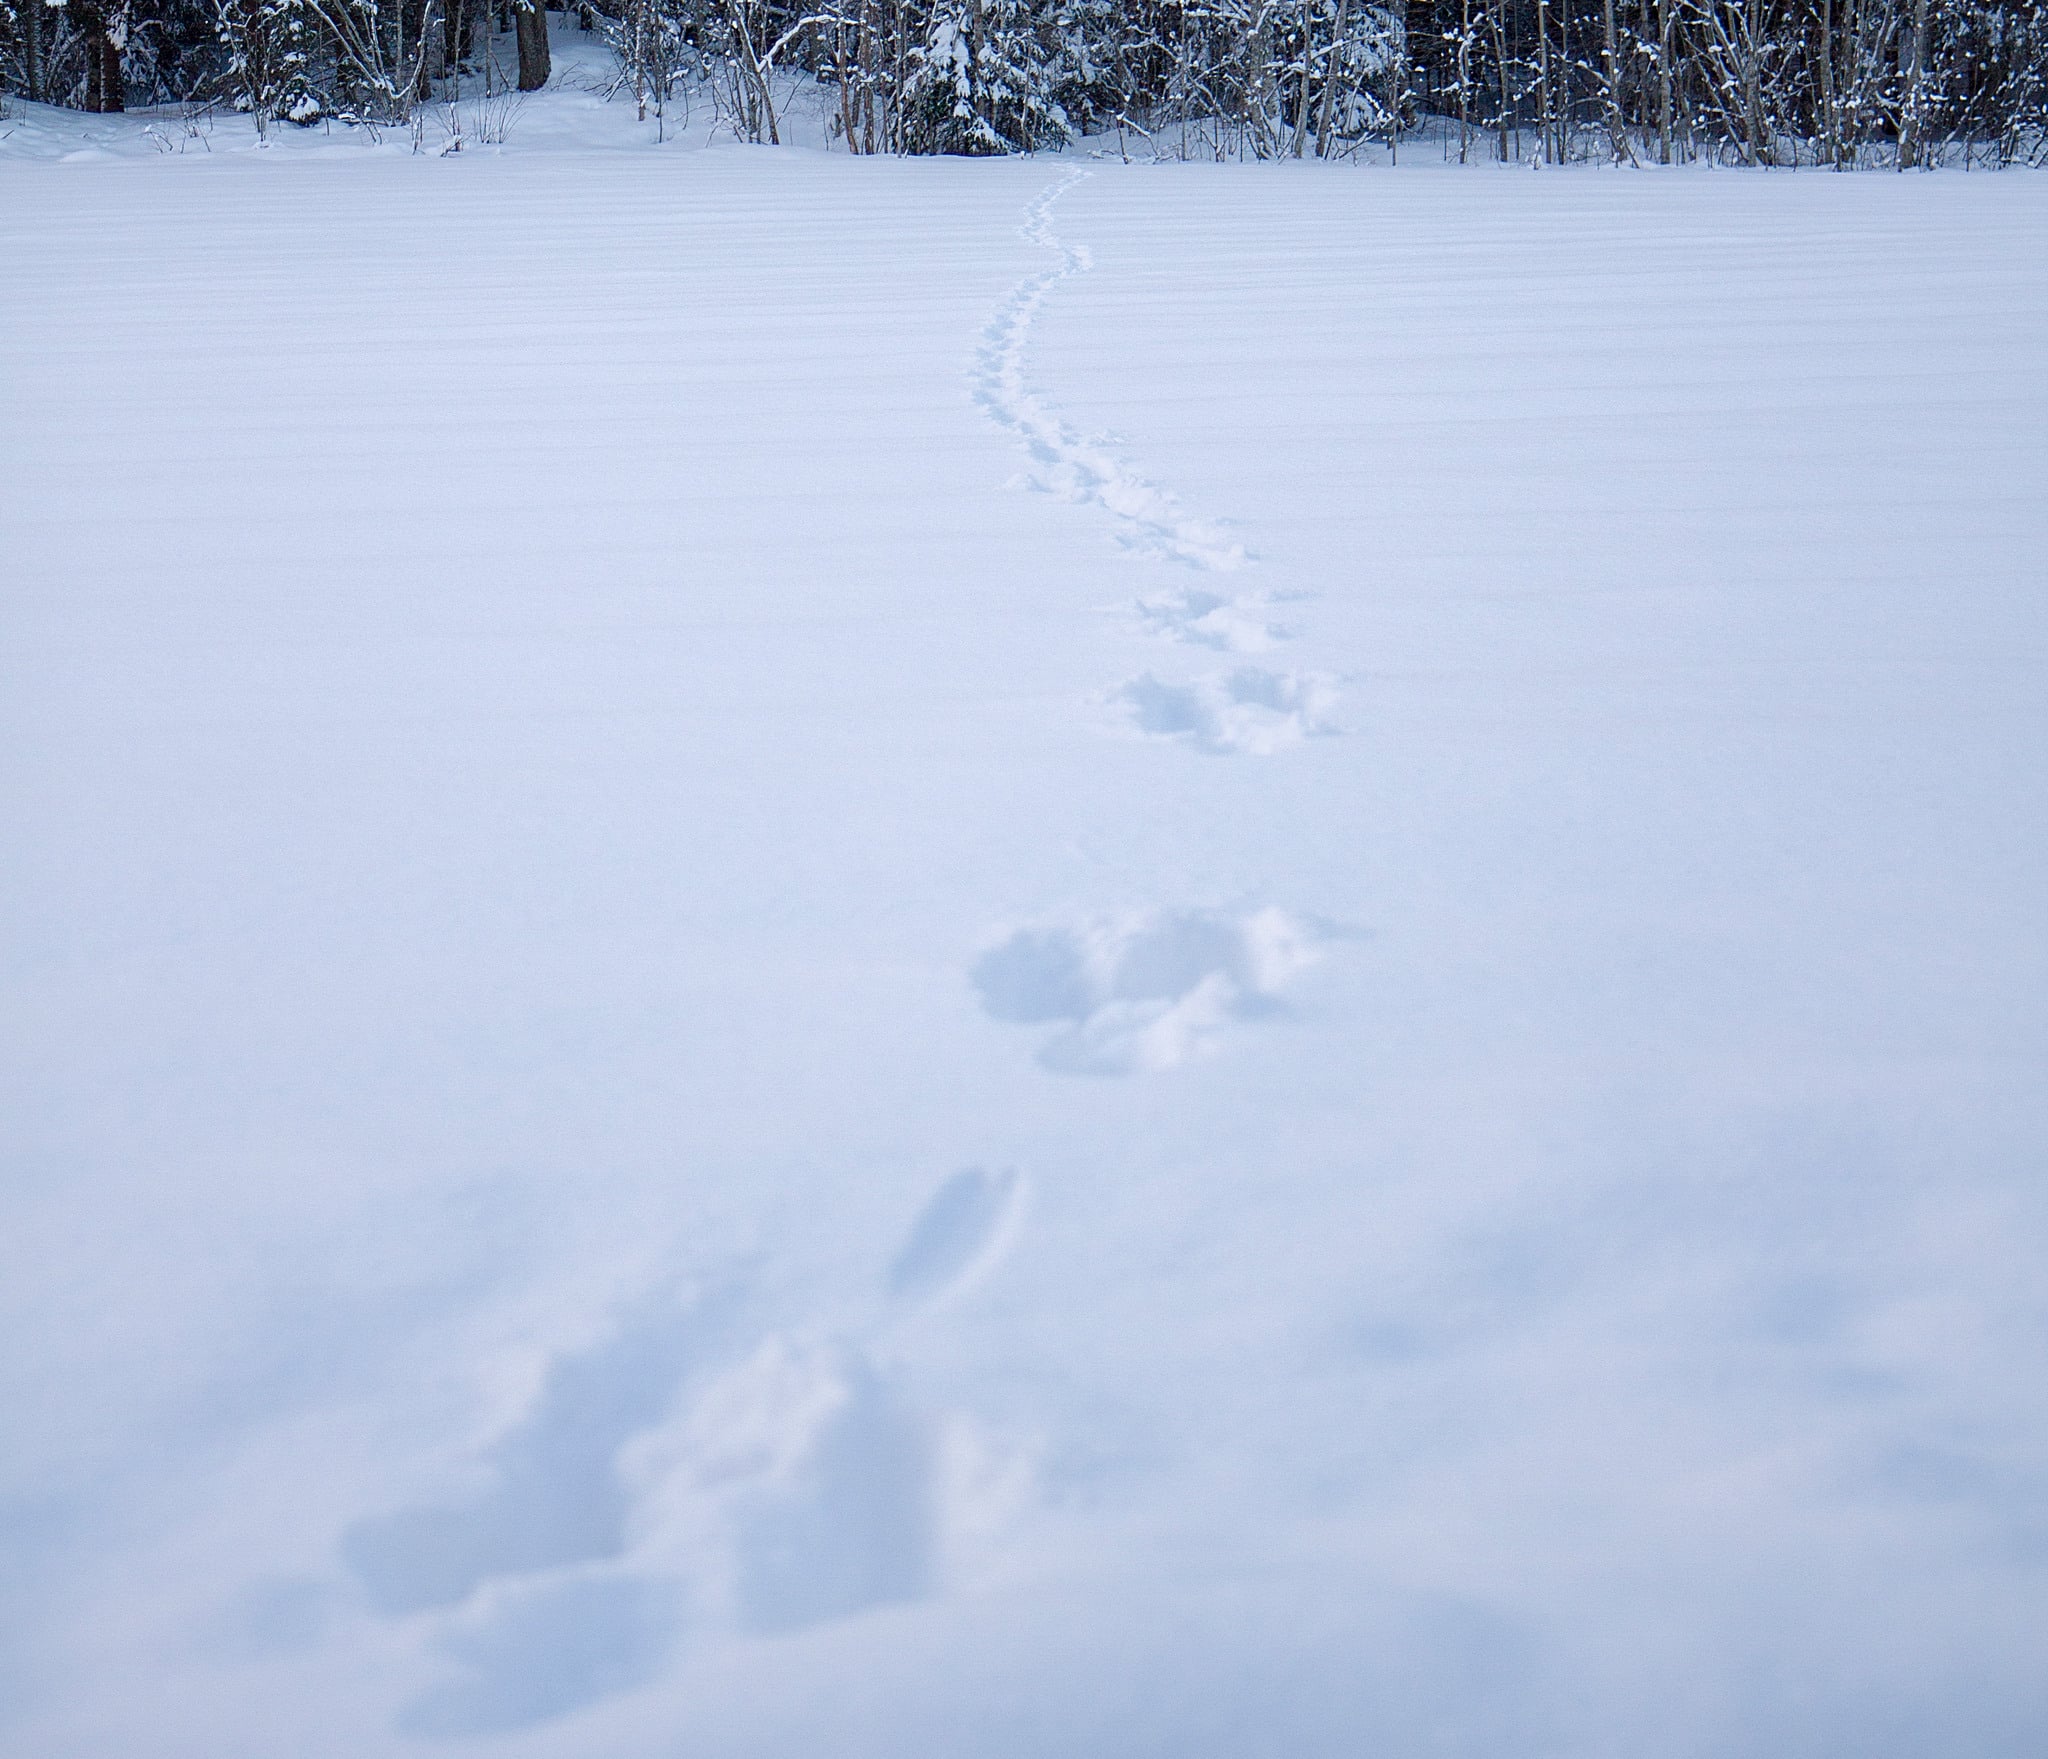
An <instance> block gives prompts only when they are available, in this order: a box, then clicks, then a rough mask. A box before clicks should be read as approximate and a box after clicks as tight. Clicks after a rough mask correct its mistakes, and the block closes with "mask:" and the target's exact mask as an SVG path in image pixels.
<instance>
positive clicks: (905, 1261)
mask: <svg viewBox="0 0 2048 1759" xmlns="http://www.w3.org/2000/svg"><path fill="white" fill-rule="evenodd" d="M1023 1208H1024V1181H1023V1179H1022V1177H1021V1176H1020V1175H1019V1174H1018V1173H1017V1172H1016V1170H1015V1169H1014V1168H1010V1167H1004V1168H1002V1169H1001V1170H1000V1171H997V1172H989V1171H988V1170H987V1169H986V1168H983V1167H967V1168H965V1169H964V1170H962V1171H960V1172H957V1173H955V1174H954V1175H953V1176H952V1177H951V1178H950V1179H948V1180H947V1181H946V1182H945V1183H944V1184H943V1185H941V1186H940V1187H939V1188H938V1190H937V1191H935V1192H933V1193H932V1197H931V1201H930V1202H928V1203H927V1204H926V1205H925V1206H924V1208H923V1209H922V1210H921V1211H919V1213H918V1217H917V1220H916V1222H915V1223H914V1224H913V1225H912V1227H911V1230H910V1237H909V1238H908V1239H907V1240H905V1241H904V1242H903V1250H902V1251H901V1252H899V1253H898V1254H897V1255H896V1262H895V1264H894V1265H892V1266H891V1267H890V1270H889V1293H890V1294H891V1295H893V1296H895V1297H896V1299H897V1300H899V1301H906V1302H912V1303H916V1304H918V1305H921V1306H929V1305H932V1304H934V1303H936V1302H938V1301H942V1300H944V1299H945V1298H946V1297H947V1296H949V1295H952V1294H955V1293H957V1292H958V1291H960V1290H961V1289H963V1288H965V1287H966V1286H967V1285H968V1284H969V1283H972V1282H976V1281H978V1280H979V1279H980V1278H981V1276H982V1275H983V1274H984V1273H985V1272H987V1270H988V1269H989V1268H990V1267H991V1266H992V1265H993V1264H994V1263H995V1261H996V1260H997V1259H998V1258H1000V1257H1001V1256H1002V1254H1003V1252H1004V1251H1005V1249H1006V1248H1007V1247H1008V1246H1009V1243H1010V1240H1011V1237H1012V1236H1013V1235H1014V1234H1015V1233H1016V1231H1017V1223H1018V1220H1019V1218H1020V1216H1021V1215H1022V1213H1023Z"/></svg>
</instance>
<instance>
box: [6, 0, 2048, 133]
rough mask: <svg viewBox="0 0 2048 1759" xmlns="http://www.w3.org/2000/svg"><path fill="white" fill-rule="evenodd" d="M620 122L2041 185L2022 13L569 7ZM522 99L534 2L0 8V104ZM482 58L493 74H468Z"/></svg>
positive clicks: (1683, 6) (1610, 1)
mask: <svg viewBox="0 0 2048 1759" xmlns="http://www.w3.org/2000/svg"><path fill="white" fill-rule="evenodd" d="M574 16H575V17H576V20H577V22H578V23H579V24H580V25H581V26H582V27H583V28H585V29H590V30H598V31H602V32H603V33H605V34H606V36H607V37H608V38H609V39H610V42H611V44H612V46H613V48H614V50H615V51H616V56H617V64H618V68H619V79H620V83H621V85H622V86H623V87H624V88H625V89H627V90H629V91H630V92H631V94H632V96H633V99H634V101H635V102H636V103H637V105H638V106H639V108H640V111H641V113H642V114H643V115H646V114H649V113H653V114H655V115H658V116H659V115H665V114H666V111H667V107H668V106H669V105H670V104H671V103H673V102H674V101H675V100H676V99H678V98H679V97H684V96H695V95H697V94H700V93H701V94H704V95H708V97H709V98H710V99H711V101H712V102H714V103H715V104H716V105H717V106H718V109H719V112H720V114H721V116H722V117H723V119H724V120H725V122H726V124H727V125H728V126H729V127H730V128H731V130H732V131H733V132H734V133H735V134H737V135H739V136H740V137H741V138H743V139H749V140H759V141H771V142H772V141H775V140H777V139H779V137H780V133H781V125H782V112H783V109H784V107H786V105H787V104H788V103H790V102H792V101H794V98H795V94H797V93H798V92H803V93H806V94H813V95H815V96H822V98H823V100H824V102H825V103H826V105H827V107H828V111H829V119H830V128H831V132H832V135H833V137H834V138H835V139H836V140H838V141H840V142H842V143H843V144H844V145H845V146H846V147H847V148H848V149H849V150H851V151H854V152H860V153H1012V152H1028V151H1032V150H1035V149H1039V148H1044V147H1049V146H1056V145H1060V144H1063V143H1065V142H1067V141H1070V140H1072V139H1075V138H1077V137H1079V136H1081V135H1085V134H1103V133H1112V132H1113V133H1115V134H1116V135H1117V136H1119V137H1120V138H1121V139H1123V140H1124V141H1125V142H1126V143H1127V145H1135V146H1136V147H1137V148H1138V149H1139V150H1141V151H1144V152H1147V153H1150V154H1160V153H1163V154H1167V155H1171V156H1178V157H1196V156H1200V157H1208V156H1217V157H1262V158H1270V157H1285V156H1294V157H1308V156H1315V157H1324V158H1328V157H1338V156H1345V155H1355V154H1357V153H1358V152H1359V151H1360V150H1361V148H1363V147H1365V146H1367V145H1369V144H1370V145H1376V146H1380V147H1384V148H1385V149H1386V150H1387V151H1389V152H1391V153H1392V154H1393V155H1394V156H1395V157H1397V158H1398V157H1399V155H1400V154H1401V152H1402V151H1403V149H1404V146H1405V147H1406V148H1407V150H1409V151H1411V152H1412V151H1414V150H1416V148H1417V146H1418V144H1419V143H1418V142H1417V140H1416V136H1417V135H1418V134H1419V133H1426V134H1427V136H1428V138H1429V141H1430V143H1431V145H1432V148H1433V149H1434V150H1438V151H1441V152H1443V153H1446V154H1455V155H1456V156H1458V157H1460V158H1465V159H1472V158H1488V157H1495V158H1501V159H1509V160H1516V159H1531V158H1533V159H1538V160H1542V161H1545V162H1563V161H1567V160H1578V159H1588V158H1598V159H1611V160H1613V161H1616V162H1619V163H1637V164H1640V163H1646V162H1654V163H1673V162H1679V161H1685V160H1691V159H1698V158H1702V157H1709V158H1715V159H1721V160H1727V161H1733V162H1739V163H1744V164H1751V165H1787V164H1821V165H1832V166H1841V167H1850V166H1859V165H1893V166H1898V167H1900V168H1912V167H1917V166H1930V165H1939V164H1948V163H1956V162H1962V163H1978V162H1986V163H1997V164H2006V163H2011V162H2014V161H2022V162H2027V163H2034V164H2039V163H2042V162H2043V160H2044V158H2048V0H2024V3H2018V4H2015V3H2008V0H1409V3H1407V4H1400V3H1387V0H1181V3H1177V4H1176V3H1171V0H1140V3H1138V4H1133V5H1113V4H1109V3H1107V0H817V3H815V4H812V5H809V6H804V5H799V4H787V3H783V0H590V3H589V4H584V5H580V6H579V7H578V8H577V9H576V12H575V15H574ZM507 37H509V38H510V39H511V43H512V51H511V54H510V56H509V58H508V59H507V61H506V63H505V64H504V71H503V74H502V76H501V77H502V79H503V81H504V83H506V84H508V85H513V86H516V88H517V89H520V90H533V89H536V88H538V87H539V86H541V85H543V84H545V83H546V81H547V79H548V76H549V51H548V33H547V14H546V12H545V11H543V10H541V7H540V0H54V3H53V0H0V84H4V86H5V88H6V89H8V90H11V91H13V92H15V93H18V94H20V95H22V96H25V97H28V98H31V99H36V100H39V101H42V102H46V103H53V104H64V105H71V106H74V107H77V108H81V109H86V110H98V111H109V110H119V109H122V108H124V107H125V106H128V105H131V104H137V103H150V104H158V103H164V102H173V101H179V102H213V103H227V104H232V105H233V106H235V107H236V108H238V109H242V110H247V111H251V112H253V113H254V114H255V116H256V118H257V120H258V122H259V124H260V125H264V126H267V125H268V124H270V123H272V122H278V121H282V122H289V123H300V124H310V123H313V122H316V121H320V120H322V119H336V120H340V121H346V122H364V123H371V124H377V123H390V122H398V121H402V120H404V119H406V118H407V117H408V116H410V115H411V114H412V113H413V112H414V111H415V110H416V109H417V108H418V106H420V105H422V104H424V103H427V102H430V101H432V100H433V99H435V98H436V97H446V96H449V95H451V94H452V93H453V92H454V91H456V90H457V89H467V88H468V86H469V85H473V84H474V82H475V81H477V80H478V79H479V78H481V79H483V80H485V81H486V82H488V81H489V80H490V79H491V78H492V77H493V75H495V74H497V72H498V68H499V65H500V64H499V61H498V57H497V53H496V52H495V50H494V49H492V46H493V45H495V44H498V43H501V42H502V41H503V40H504V39H505V38H507ZM487 50H492V52H489V53H487V52H486V51H487Z"/></svg>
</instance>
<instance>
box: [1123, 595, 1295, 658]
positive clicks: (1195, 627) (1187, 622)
mask: <svg viewBox="0 0 2048 1759" xmlns="http://www.w3.org/2000/svg"><path fill="white" fill-rule="evenodd" d="M1270 603H1271V601H1270V600H1269V599H1267V598H1264V597H1261V596H1259V595H1255V594H1247V595H1245V596H1243V597H1240V598H1228V597H1226V596H1224V595H1223V594H1222V593H1215V592H1206V591H1204V590H1203V589H1202V588H1200V587H1193V586H1190V587H1183V588H1181V589H1180V590H1179V591H1177V592H1170V593H1161V594H1159V595H1158V596H1157V597H1154V598H1148V599H1140V600H1139V601H1138V618H1139V621H1140V622H1142V623H1143V624H1144V626H1145V627H1146V628H1147V629H1148V630H1150V631H1151V632H1152V633H1153V634H1154V635H1163V636H1166V637H1167V638H1168V639H1169V640H1172V641H1184V642H1187V643H1188V644H1190V645H1191V646H1194V647H1209V648H1215V649H1217V650H1218V651H1219V652H1222V653H1237V654H1254V653H1264V652H1265V651H1266V650H1267V649H1268V648H1270V647H1273V646H1275V645H1276V644H1277V643H1279V642H1282V641H1285V640H1286V639H1287V638H1288V635H1289V633H1290V631H1288V630H1287V629H1286V628H1284V627H1283V626H1282V625H1280V624H1278V623H1275V622H1273V621H1272V620H1271V619H1270V618H1269V617H1268V616H1267V615H1266V610H1267V607H1268V605H1269V604H1270Z"/></svg>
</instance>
